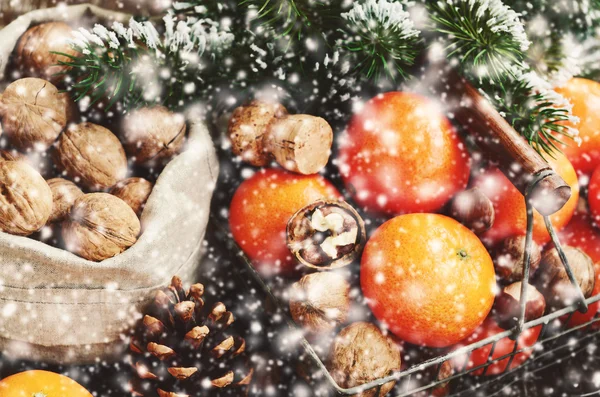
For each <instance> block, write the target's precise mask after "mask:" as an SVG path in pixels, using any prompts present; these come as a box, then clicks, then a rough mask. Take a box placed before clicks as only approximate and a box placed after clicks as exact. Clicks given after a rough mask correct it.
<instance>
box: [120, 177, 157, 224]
mask: <svg viewBox="0 0 600 397" xmlns="http://www.w3.org/2000/svg"><path fill="white" fill-rule="evenodd" d="M150 193H152V183H151V182H149V181H147V180H145V179H144V178H127V179H124V180H122V181H120V182H119V183H117V184H116V185H115V186H114V187H113V188H112V189H111V191H110V194H112V195H115V196H117V197H118V198H120V199H121V200H123V201H125V202H126V203H127V205H129V206H130V207H131V209H132V210H133V211H134V212H135V213H136V214H137V216H140V215H142V211H143V210H144V206H145V205H146V200H148V197H149V196H150Z"/></svg>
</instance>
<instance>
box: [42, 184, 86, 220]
mask: <svg viewBox="0 0 600 397" xmlns="http://www.w3.org/2000/svg"><path fill="white" fill-rule="evenodd" d="M48 186H50V190H51V191H52V200H53V204H52V214H51V215H50V218H49V219H48V222H57V221H62V220H64V219H65V218H66V217H67V215H68V214H69V211H70V210H71V207H72V206H73V203H75V200H77V199H78V198H79V197H81V196H83V192H82V191H81V189H79V188H78V187H77V185H76V184H74V183H73V182H71V181H68V180H66V179H63V178H53V179H48Z"/></svg>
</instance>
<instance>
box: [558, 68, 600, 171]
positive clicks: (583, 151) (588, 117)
mask: <svg viewBox="0 0 600 397" xmlns="http://www.w3.org/2000/svg"><path fill="white" fill-rule="evenodd" d="M556 92H558V93H559V94H562V95H563V96H564V97H565V98H567V99H568V100H569V101H570V102H571V103H572V104H573V114H574V115H575V116H577V117H579V123H578V124H577V125H574V126H573V127H575V128H577V129H578V130H579V137H580V138H581V145H577V143H575V142H568V145H567V146H562V148H561V149H562V150H563V152H564V153H565V154H566V155H567V157H568V158H569V160H570V161H571V163H573V167H575V170H576V171H577V172H578V173H580V174H584V175H590V174H591V173H592V172H593V171H594V168H595V167H596V165H597V164H600V128H598V126H600V83H597V82H595V81H592V80H588V79H582V78H574V79H571V80H569V81H568V82H567V83H566V84H565V85H564V86H563V87H558V88H557V89H556ZM565 143H567V142H565Z"/></svg>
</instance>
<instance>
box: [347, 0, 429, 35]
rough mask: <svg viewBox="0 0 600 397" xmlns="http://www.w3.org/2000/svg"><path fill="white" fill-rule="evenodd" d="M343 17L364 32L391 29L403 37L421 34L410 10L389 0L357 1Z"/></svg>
mask: <svg viewBox="0 0 600 397" xmlns="http://www.w3.org/2000/svg"><path fill="white" fill-rule="evenodd" d="M342 18H344V19H346V20H347V21H349V22H350V23H352V24H354V25H356V26H361V27H362V29H361V30H362V31H363V32H373V33H377V32H381V30H384V31H388V32H389V31H391V32H394V34H398V35H399V36H400V37H402V38H411V37H417V36H419V34H420V32H419V31H418V30H417V29H415V28H414V23H413V21H412V19H411V18H410V14H409V13H408V11H405V10H404V8H403V7H402V4H401V3H398V2H391V1H388V0H367V1H366V2H364V3H360V2H356V3H355V4H354V6H353V7H352V9H350V11H348V12H346V13H344V14H342Z"/></svg>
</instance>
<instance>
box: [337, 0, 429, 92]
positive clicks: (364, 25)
mask: <svg viewBox="0 0 600 397" xmlns="http://www.w3.org/2000/svg"><path fill="white" fill-rule="evenodd" d="M342 17H343V18H344V19H345V20H346V21H347V30H348V31H349V36H350V38H349V39H347V40H345V41H344V45H345V48H346V49H348V50H349V51H351V52H353V53H355V54H356V55H357V57H358V59H359V61H358V65H357V66H356V68H357V69H360V70H361V71H362V72H363V73H364V74H365V75H366V76H367V77H373V76H375V77H379V76H381V74H383V73H385V74H387V75H388V76H389V77H390V78H391V79H392V80H393V79H394V78H395V75H396V74H399V75H400V76H402V77H406V76H407V73H406V71H405V68H406V67H409V66H412V65H413V63H414V60H415V57H416V56H417V54H418V52H419V50H421V48H420V46H419V41H420V39H419V35H420V32H419V31H418V30H417V29H415V28H414V24H413V22H412V20H411V18H410V15H409V13H408V12H407V11H405V10H404V9H403V7H402V4H400V3H395V2H390V1H388V0H367V1H366V2H364V3H363V4H361V3H360V2H357V3H356V4H355V5H354V6H353V7H352V9H351V10H350V11H349V12H347V13H345V14H342Z"/></svg>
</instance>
